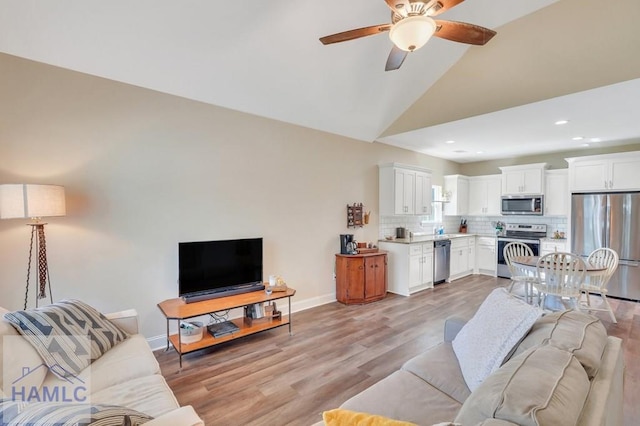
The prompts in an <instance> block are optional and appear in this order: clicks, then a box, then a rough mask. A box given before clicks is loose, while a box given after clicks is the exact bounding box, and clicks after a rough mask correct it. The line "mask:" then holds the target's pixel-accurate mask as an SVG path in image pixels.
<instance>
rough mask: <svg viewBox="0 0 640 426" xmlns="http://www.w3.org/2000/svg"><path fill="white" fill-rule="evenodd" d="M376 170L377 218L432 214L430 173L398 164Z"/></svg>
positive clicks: (385, 165) (383, 166) (387, 165)
mask: <svg viewBox="0 0 640 426" xmlns="http://www.w3.org/2000/svg"><path fill="white" fill-rule="evenodd" d="M379 168H380V170H379V180H380V215H383V216H393V215H428V214H431V201H432V200H431V170H428V169H423V168H420V167H415V166H408V165H404V164H398V163H390V164H384V165H381V166H379Z"/></svg>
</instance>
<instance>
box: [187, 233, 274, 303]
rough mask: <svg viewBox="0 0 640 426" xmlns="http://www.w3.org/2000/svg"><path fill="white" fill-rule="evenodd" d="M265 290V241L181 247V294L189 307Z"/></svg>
mask: <svg viewBox="0 0 640 426" xmlns="http://www.w3.org/2000/svg"><path fill="white" fill-rule="evenodd" d="M262 289H264V285H263V281H262V238H248V239H238V240H221V241H194V242H183V243H178V292H179V295H180V297H182V298H183V299H184V300H185V301H186V302H187V303H190V302H197V301H200V300H206V299H213V298H216V297H223V296H228V295H232V294H240V293H247V292H250V291H257V290H262Z"/></svg>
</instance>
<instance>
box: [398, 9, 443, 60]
mask: <svg viewBox="0 0 640 426" xmlns="http://www.w3.org/2000/svg"><path fill="white" fill-rule="evenodd" d="M435 31H436V23H435V21H434V20H433V19H431V18H429V17H428V16H424V15H419V16H409V17H407V18H404V19H403V20H401V21H398V22H396V23H395V24H394V25H393V27H391V31H389V38H390V39H391V41H392V42H393V44H395V45H396V46H397V47H398V49H401V50H404V51H407V52H413V51H414V50H418V49H420V48H421V47H422V46H424V45H425V44H426V43H427V42H428V41H429V39H430V38H431V36H432V35H433V33H434V32H435Z"/></svg>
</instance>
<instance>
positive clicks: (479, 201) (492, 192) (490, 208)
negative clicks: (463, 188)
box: [469, 175, 502, 216]
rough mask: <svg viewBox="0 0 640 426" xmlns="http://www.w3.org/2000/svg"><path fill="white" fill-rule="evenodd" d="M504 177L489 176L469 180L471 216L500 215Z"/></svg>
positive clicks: (474, 177)
mask: <svg viewBox="0 0 640 426" xmlns="http://www.w3.org/2000/svg"><path fill="white" fill-rule="evenodd" d="M501 195H502V176H500V175H487V176H473V177H470V178H469V215H473V216H498V215H500V196H501Z"/></svg>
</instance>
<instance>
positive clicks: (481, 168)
mask: <svg viewBox="0 0 640 426" xmlns="http://www.w3.org/2000/svg"><path fill="white" fill-rule="evenodd" d="M629 151H640V141H639V142H638V143H633V144H631V145H622V146H614V147H603V148H593V149H580V150H574V151H564V152H557V153H554V154H544V155H530V156H526V157H514V158H506V159H502V160H492V161H478V162H475V163H465V164H460V174H463V175H467V176H481V175H491V174H499V173H500V169H499V167H502V166H516V165H521V164H533V163H548V164H549V169H566V168H567V167H568V165H567V162H566V161H565V160H564V159H565V158H571V157H582V156H588V155H598V154H609V153H613V152H629Z"/></svg>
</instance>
